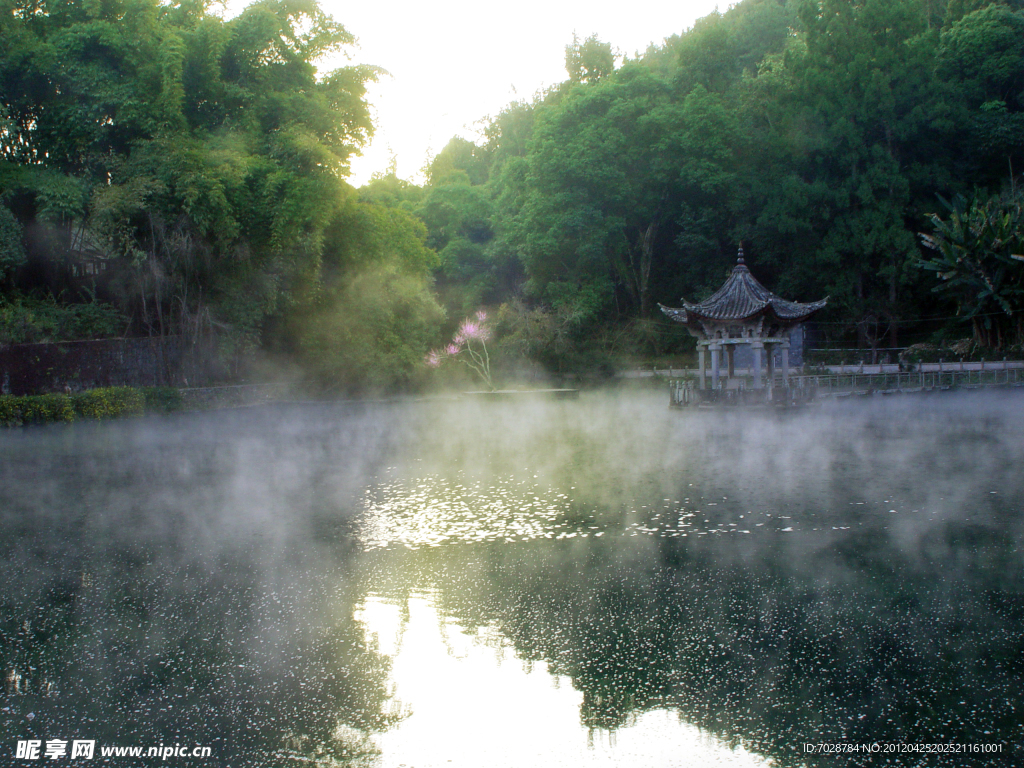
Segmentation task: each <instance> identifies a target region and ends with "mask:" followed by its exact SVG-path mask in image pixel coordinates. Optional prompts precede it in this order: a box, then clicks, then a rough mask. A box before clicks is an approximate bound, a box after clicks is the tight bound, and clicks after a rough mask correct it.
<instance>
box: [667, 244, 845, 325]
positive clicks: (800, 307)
mask: <svg viewBox="0 0 1024 768" xmlns="http://www.w3.org/2000/svg"><path fill="white" fill-rule="evenodd" d="M827 303H828V299H827V298H825V299H822V300H821V301H814V302H810V303H808V304H802V303H800V302H798V301H788V300H786V299H781V298H779V297H778V296H776V295H775V294H774V293H772V292H771V291H769V290H768V289H767V288H765V287H764V286H763V285H761V284H760V283H759V282H758V281H757V280H756V279H755V278H754V276H753V275H752V274H750V270H749V269H747V265H746V264H745V263H744V262H743V247H742V246H740V251H739V258H738V259H737V260H736V266H735V267H733V270H732V274H731V275H729V278H728V279H727V280H726V281H725V284H724V285H723V286H722V287H721V288H719V289H718V291H717V292H716V293H715V294H714V295H713V296H711V298H709V299H705V300H704V301H701V302H698V303H695V304H691V303H690V302H688V301H685V300H684V301H683V306H682V308H675V307H666V306H663V305H660V304H659V305H658V306H660V307H661V311H662V312H664V313H665V314H666V315H668V316H669V317H671V318H672V319H673V320H675V321H677V322H680V323H687V324H689V323H691V322H700V321H704V322H713V323H722V322H738V321H749V320H753V319H756V318H757V317H758V316H766V317H767V319H769V320H770V321H774V322H775V323H778V324H780V325H783V326H791V325H796V324H797V323H801V322H803V321H804V320H806V319H807V318H809V317H810V316H811V315H813V314H814V313H815V312H817V311H818V310H819V309H822V308H823V307H824V306H825V305H826V304H827Z"/></svg>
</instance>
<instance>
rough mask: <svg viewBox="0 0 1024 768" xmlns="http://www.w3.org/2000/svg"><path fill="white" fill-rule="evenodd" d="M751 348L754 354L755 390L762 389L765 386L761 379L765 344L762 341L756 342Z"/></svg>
mask: <svg viewBox="0 0 1024 768" xmlns="http://www.w3.org/2000/svg"><path fill="white" fill-rule="evenodd" d="M750 346H751V347H752V349H753V352H754V389H761V387H762V386H763V381H762V379H761V352H762V351H763V350H764V344H762V343H761V342H760V341H755V342H753V343H752V344H751V345H750Z"/></svg>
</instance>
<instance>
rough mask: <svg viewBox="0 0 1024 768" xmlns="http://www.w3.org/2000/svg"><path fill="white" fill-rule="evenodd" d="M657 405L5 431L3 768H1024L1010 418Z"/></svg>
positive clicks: (1017, 427)
mask: <svg viewBox="0 0 1024 768" xmlns="http://www.w3.org/2000/svg"><path fill="white" fill-rule="evenodd" d="M667 400H668V398H667V395H666V394H665V393H663V392H660V391H658V392H648V391H629V392H619V393H615V392H591V393H583V395H582V396H581V397H580V399H579V400H577V401H558V400H551V401H545V400H525V399H524V400H522V401H504V402H481V401H474V400H465V401H459V400H451V401H426V402H412V401H410V402H397V403H376V404H374V403H364V404H351V403H349V404H327V405H317V404H294V405H278V406H271V407H264V408H251V409H240V410H234V411H224V412H216V413H207V414H186V415H179V416H172V417H164V418H155V417H154V418H144V419H138V420H126V421H120V422H110V423H92V424H89V423H77V424H74V425H68V426H53V427H47V428H35V429H24V430H9V431H6V432H3V433H0V534H2V535H0V552H2V561H3V575H2V577H0V668H2V670H3V674H4V692H3V699H2V706H0V731H2V733H3V734H4V743H3V744H0V754H2V755H4V756H5V757H4V759H3V760H2V761H0V762H2V763H3V764H5V765H6V764H15V763H16V764H25V765H28V764H34V763H31V762H25V761H17V760H14V759H13V758H14V751H15V749H16V745H17V743H18V742H19V741H27V740H38V741H40V742H41V743H42V745H43V748H44V749H45V748H46V745H47V742H48V741H49V740H66V741H68V743H69V744H70V743H71V741H72V740H75V739H81V740H93V741H95V744H96V747H95V749H96V753H95V759H94V760H93V761H92V762H91V763H86V762H85V761H79V760H71V759H70V755H67V756H63V757H61V758H60V759H56V760H53V761H51V760H47V759H45V758H44V759H42V760H41V761H40V763H45V764H56V765H63V764H71V765H76V764H79V763H80V762H81V763H82V764H90V765H93V764H95V765H114V766H135V765H147V766H148V765H158V764H166V765H196V766H200V765H201V766H225V767H228V766H230V767H231V768H237V767H239V766H261V767H263V766H267V767H276V766H282V767H283V766H301V765H321V766H336V765H338V766H349V765H351V766H381V768H400V767H401V766H405V767H406V768H432V767H437V766H440V767H445V768H447V767H448V766H450V767H451V768H487V767H490V766H497V767H504V766H509V767H512V766H516V767H518V766H524V767H525V766H547V765H551V766H565V767H566V768H574V767H575V766H583V767H587V766H654V767H660V766H701V767H702V768H703V767H704V766H767V765H773V766H787V767H788V766H793V767H796V766H818V765H822V766H825V765H828V766H834V765H854V766H856V765H901V766H902V765H906V766H917V765H928V766H931V765H958V766H961V765H986V766H991V765H1012V764H1020V763H1021V762H1022V760H1024V756H1022V754H1021V747H1020V745H1021V744H1022V743H1024V725H1022V724H1024V471H1022V469H1024V425H1022V419H1021V414H1022V412H1024V409H1022V405H1024V398H1022V397H1021V396H1020V394H1018V393H1004V394H994V395H981V394H970V395H953V394H948V395H936V396H931V397H929V396H920V397H912V396H908V397H905V398H894V399H885V398H877V399H873V400H869V401H864V402H859V403H852V402H850V403H836V404H826V405H824V406H822V407H821V408H818V409H814V410H808V411H805V412H792V413H768V412H758V411H738V410H737V411H732V412H678V411H672V410H670V409H669V408H668V407H667ZM820 742H849V743H876V744H878V745H880V746H879V749H880V750H881V749H884V748H885V745H887V744H909V745H915V744H921V745H936V744H958V745H968V746H969V745H997V746H990V747H989V748H990V749H996V748H998V749H999V750H1001V751H1000V752H995V753H992V752H987V753H983V752H969V751H968V752H959V753H957V754H949V753H946V754H922V753H912V752H904V753H902V754H899V753H886V752H883V751H878V752H875V753H873V754H863V753H860V754H849V755H844V756H842V757H836V756H834V755H825V756H819V755H814V754H810V753H807V752H805V746H804V745H805V744H808V743H820ZM157 745H159V746H164V745H183V746H186V747H188V748H189V749H191V748H192V747H194V746H201V747H209V748H210V755H211V756H210V757H207V758H204V759H191V758H184V757H178V758H174V757H172V758H170V759H168V760H166V761H163V760H160V759H159V758H148V759H145V758H143V759H132V758H129V757H109V756H106V757H105V756H103V755H101V753H100V750H101V748H102V747H111V746H122V747H134V746H138V747H143V748H145V749H148V748H149V747H150V746H157ZM144 754H145V753H144Z"/></svg>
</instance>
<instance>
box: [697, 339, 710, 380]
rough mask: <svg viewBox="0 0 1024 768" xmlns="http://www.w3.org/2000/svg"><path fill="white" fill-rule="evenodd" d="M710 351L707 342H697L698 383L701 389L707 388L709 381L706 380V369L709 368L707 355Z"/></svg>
mask: <svg viewBox="0 0 1024 768" xmlns="http://www.w3.org/2000/svg"><path fill="white" fill-rule="evenodd" d="M707 352H708V345H707V344H706V343H705V342H698V343H697V368H698V371H699V372H698V374H697V383H698V386H699V388H700V389H706V388H707V383H706V382H705V381H704V376H705V370H706V369H707V365H706V360H705V357H704V356H705V355H706V354H707Z"/></svg>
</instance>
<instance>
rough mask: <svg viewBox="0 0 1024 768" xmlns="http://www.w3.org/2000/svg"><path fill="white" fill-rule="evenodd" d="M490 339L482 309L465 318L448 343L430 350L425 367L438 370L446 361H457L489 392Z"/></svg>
mask: <svg viewBox="0 0 1024 768" xmlns="http://www.w3.org/2000/svg"><path fill="white" fill-rule="evenodd" d="M490 338H491V328H490V326H488V325H487V313H486V312H484V311H483V310H482V309H481V310H480V311H479V312H477V313H476V315H474V316H473V317H471V318H466V319H465V320H463V321H462V324H461V325H460V326H459V330H457V331H456V332H455V335H454V336H453V337H452V340H451V342H450V343H448V344H446V345H445V346H444V347H442V348H441V349H432V350H430V353H429V354H428V355H427V365H428V366H430V367H431V368H440V367H441V365H443V364H444V362H445V361H446V360H457V361H458V362H460V363H462V364H463V365H465V366H466V367H468V368H469V369H470V370H472V371H473V372H474V373H475V374H476V375H477V376H479V377H480V378H481V379H483V381H484V383H485V384H486V385H487V387H488V388H489V389H491V390H493V389H494V382H492V381H491V357H490V355H489V354H488V353H487V340H488V339H490Z"/></svg>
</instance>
